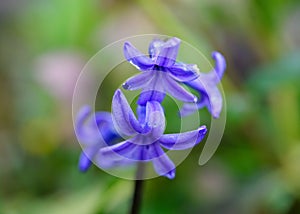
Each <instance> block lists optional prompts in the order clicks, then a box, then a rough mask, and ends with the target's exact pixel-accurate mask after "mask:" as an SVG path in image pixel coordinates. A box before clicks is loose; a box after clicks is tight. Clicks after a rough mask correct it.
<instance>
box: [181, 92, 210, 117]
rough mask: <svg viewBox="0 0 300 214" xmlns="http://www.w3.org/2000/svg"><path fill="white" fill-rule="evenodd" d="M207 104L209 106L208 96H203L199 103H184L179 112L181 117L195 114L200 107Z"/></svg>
mask: <svg viewBox="0 0 300 214" xmlns="http://www.w3.org/2000/svg"><path fill="white" fill-rule="evenodd" d="M205 106H207V98H206V97H205V98H201V100H200V101H199V102H197V103H184V104H183V106H182V108H181V109H180V112H179V113H180V116H181V117H185V116H188V115H190V114H193V113H194V112H196V111H198V109H201V108H203V107H205Z"/></svg>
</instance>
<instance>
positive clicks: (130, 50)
mask: <svg viewBox="0 0 300 214" xmlns="http://www.w3.org/2000/svg"><path fill="white" fill-rule="evenodd" d="M124 56H125V58H126V59H127V61H129V62H130V63H131V64H132V65H134V66H135V67H137V68H138V69H139V70H142V71H144V70H148V69H150V68H152V67H153V65H154V62H153V61H152V60H151V59H150V58H149V57H147V56H145V55H144V54H142V53H141V52H140V51H139V50H137V49H136V48H135V47H134V46H133V45H132V44H131V43H130V42H125V44H124Z"/></svg>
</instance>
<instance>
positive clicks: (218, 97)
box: [207, 86, 223, 118]
mask: <svg viewBox="0 0 300 214" xmlns="http://www.w3.org/2000/svg"><path fill="white" fill-rule="evenodd" d="M207 99H208V100H207V105H208V110H209V111H210V113H211V114H212V116H213V117H214V118H218V117H219V116H220V114H221V111H222V105H223V98H222V94H221V92H220V91H219V89H218V87H217V86H215V87H211V88H209V89H207Z"/></svg>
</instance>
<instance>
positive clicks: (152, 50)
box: [148, 38, 165, 58]
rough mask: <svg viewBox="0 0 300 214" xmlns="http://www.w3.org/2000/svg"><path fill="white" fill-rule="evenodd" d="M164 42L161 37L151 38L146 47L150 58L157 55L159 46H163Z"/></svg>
mask: <svg viewBox="0 0 300 214" xmlns="http://www.w3.org/2000/svg"><path fill="white" fill-rule="evenodd" d="M164 43H165V42H164V41H163V40H161V39H158V38H156V39H153V40H152V41H151V42H150V44H149V48H148V52H149V56H150V58H154V57H156V56H157V55H158V53H159V50H160V48H161V47H162V46H163V44H164Z"/></svg>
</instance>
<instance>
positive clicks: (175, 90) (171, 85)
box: [164, 75, 197, 102]
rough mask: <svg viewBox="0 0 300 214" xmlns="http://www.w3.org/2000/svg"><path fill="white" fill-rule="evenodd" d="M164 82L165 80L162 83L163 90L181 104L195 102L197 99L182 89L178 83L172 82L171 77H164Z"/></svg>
mask: <svg viewBox="0 0 300 214" xmlns="http://www.w3.org/2000/svg"><path fill="white" fill-rule="evenodd" d="M164 80H165V81H164V83H165V85H164V87H165V90H166V91H167V92H168V93H169V94H170V95H171V96H173V97H175V98H177V99H178V100H181V101H183V102H197V97H196V96H195V95H193V94H192V93H190V92H188V91H187V90H186V89H185V88H183V87H182V86H181V85H180V84H179V83H178V82H176V81H175V80H173V79H172V78H171V77H169V76H167V75H166V76H165V79H164Z"/></svg>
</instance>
